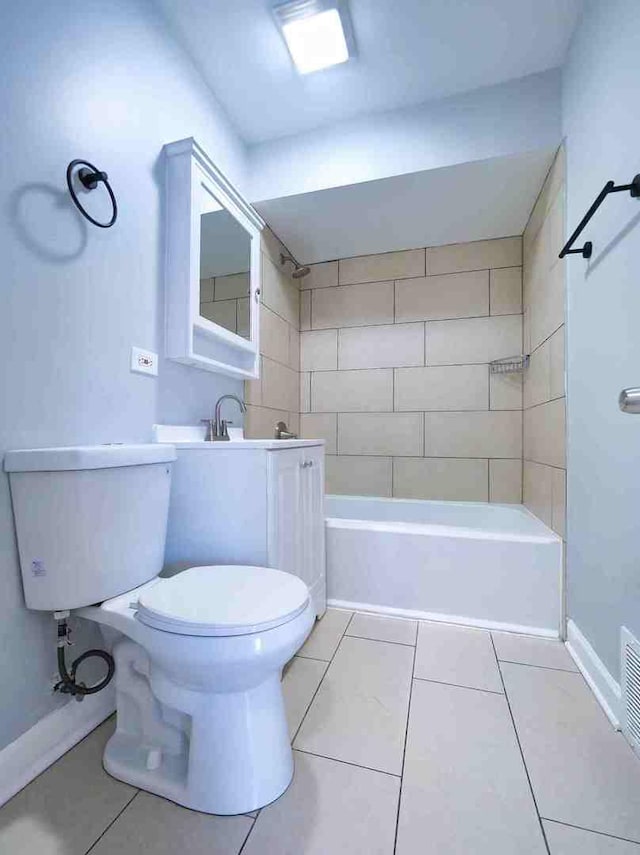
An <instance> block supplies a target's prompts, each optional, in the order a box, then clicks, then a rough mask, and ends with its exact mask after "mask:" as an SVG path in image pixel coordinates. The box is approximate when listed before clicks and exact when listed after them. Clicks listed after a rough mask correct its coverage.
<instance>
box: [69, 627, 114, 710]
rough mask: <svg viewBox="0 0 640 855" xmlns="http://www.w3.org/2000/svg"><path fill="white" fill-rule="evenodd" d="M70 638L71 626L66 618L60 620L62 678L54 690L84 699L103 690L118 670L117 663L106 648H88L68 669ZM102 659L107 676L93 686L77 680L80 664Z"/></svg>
mask: <svg viewBox="0 0 640 855" xmlns="http://www.w3.org/2000/svg"><path fill="white" fill-rule="evenodd" d="M68 638H69V627H68V625H67V621H66V620H64V619H63V620H59V621H58V671H59V672H60V680H59V681H58V682H57V683H56V685H55V686H54V688H53V690H54V692H61V693H62V694H63V695H73V696H74V697H76V698H77V699H78V700H82V698H83V697H84V696H85V695H95V694H96V692H100V691H102V689H104V688H105V687H106V686H108V685H109V683H110V682H111V680H112V678H113V675H114V674H115V670H116V663H115V661H114V659H113V656H112V655H111V654H110V653H107V651H106V650H97V649H96V650H86V651H85V652H84V653H81V654H80V656H78V658H77V659H74V660H73V662H72V663H71V670H69V671H68V670H67V663H66V657H65V647H66V646H67V640H68ZM94 658H95V659H102V660H103V662H105V663H106V665H107V673H106V676H105V677H103V679H102V680H100V682H99V683H96V684H95V685H93V686H85V684H84V683H79V682H78V681H77V680H76V673H77V671H78V668H79V666H80V665H81V664H82V663H83V662H86V660H87V659H94Z"/></svg>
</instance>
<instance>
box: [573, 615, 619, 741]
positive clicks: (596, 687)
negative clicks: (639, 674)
mask: <svg viewBox="0 0 640 855" xmlns="http://www.w3.org/2000/svg"><path fill="white" fill-rule="evenodd" d="M565 644H566V648H567V650H568V651H569V653H570V654H571V658H572V659H573V661H574V662H575V663H576V665H577V666H578V668H579V670H580V673H581V674H582V676H583V677H584V678H585V680H586V681H587V683H588V684H589V688H590V689H591V691H592V692H593V694H594V695H595V696H596V699H597V701H598V703H599V704H600V706H601V707H602V709H603V710H604V713H605V715H606V716H607V718H608V719H609V721H610V722H611V724H612V725H613V727H614V728H615V729H616V730H620V698H621V693H620V684H619V683H618V682H616V680H614V678H613V677H612V676H611V674H610V673H609V671H608V670H607V668H606V666H605V664H604V662H603V661H602V659H600V657H599V656H598V654H597V653H596V652H595V650H594V649H593V647H592V646H591V645H590V644H589V642H588V641H587V639H586V638H585V637H584V635H583V634H582V633H581V632H580V630H579V629H578V627H577V626H576V625H575V623H574V622H573V621H572V620H569V621H567V641H566V642H565Z"/></svg>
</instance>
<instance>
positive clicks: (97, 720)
mask: <svg viewBox="0 0 640 855" xmlns="http://www.w3.org/2000/svg"><path fill="white" fill-rule="evenodd" d="M115 697H116V696H115V686H113V685H111V686H109V687H108V688H106V689H104V690H103V691H102V692H99V693H98V694H96V695H89V696H88V697H86V698H85V699H84V700H83V701H81V702H78V701H76V700H74V699H72V700H70V701H69V702H68V703H66V704H65V705H64V706H63V707H60V709H57V710H54V712H52V713H49V715H46V716H45V717H44V718H43V719H41V720H40V721H39V722H38V723H37V724H34V725H33V727H31V728H29V730H27V731H26V732H25V733H23V734H22V736H19V737H18V738H17V739H16V740H14V742H11V743H9V745H7V746H6V747H5V748H3V749H2V750H1V751H0V805H3V804H4V803H5V802H7V801H9V799H10V798H12V797H13V796H15V794H16V793H17V792H18V791H19V790H21V789H22V788H23V787H25V786H26V785H27V784H28V783H29V782H30V781H33V779H34V778H36V777H37V776H38V775H39V774H40V773H41V772H44V770H45V769H46V768H47V767H48V766H50V765H51V764H52V763H54V762H55V761H56V760H58V758H60V757H62V755H63V754H65V753H66V752H67V751H68V750H69V749H70V748H73V746H74V745H75V744H76V743H77V742H80V740H81V739H83V738H84V737H85V736H86V735H87V734H88V733H90V732H91V731H92V730H93V729H94V728H96V727H97V726H98V725H99V724H101V723H102V722H103V721H104V720H105V719H106V718H108V717H109V716H110V715H111V714H112V713H113V711H114V710H115V708H116V702H115Z"/></svg>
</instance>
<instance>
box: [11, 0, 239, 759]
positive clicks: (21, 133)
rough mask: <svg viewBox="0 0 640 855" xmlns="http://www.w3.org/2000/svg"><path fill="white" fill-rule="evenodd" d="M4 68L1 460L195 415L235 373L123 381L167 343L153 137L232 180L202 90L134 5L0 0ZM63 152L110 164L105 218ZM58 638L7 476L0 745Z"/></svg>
mask: <svg viewBox="0 0 640 855" xmlns="http://www.w3.org/2000/svg"><path fill="white" fill-rule="evenodd" d="M0 70H1V79H2V85H1V86H0V116H2V125H3V128H2V137H3V142H2V154H1V156H0V189H1V204H2V210H1V218H0V453H1V450H2V449H7V448H21V447H22V448H25V447H30V446H45V445H56V444H62V445H68V444H74V443H101V442H108V441H121V442H122V441H124V442H127V441H130V442H139V441H145V440H148V439H149V438H150V428H151V424H152V423H153V422H154V421H168V422H184V421H193V420H194V419H199V418H200V417H201V416H205V415H207V414H208V413H209V411H210V408H211V404H212V402H213V401H214V400H215V399H216V397H217V396H218V395H220V394H221V393H223V392H227V391H234V392H236V393H239V392H241V384H240V383H239V382H236V381H227V380H225V379H223V378H220V377H217V376H216V375H213V374H208V373H205V372H199V371H196V370H194V369H189V368H186V367H182V366H180V365H178V364H172V363H169V362H166V361H164V360H161V362H160V377H159V379H157V380H156V379H154V378H149V377H144V376H141V375H135V374H131V373H130V372H129V351H130V347H131V345H133V344H135V345H139V346H142V347H148V348H152V349H154V350H156V351H160V352H162V251H163V242H162V208H161V182H162V173H161V169H160V165H159V160H158V158H159V154H160V150H161V148H162V146H163V144H164V143H166V142H170V141H172V140H176V139H181V138H183V137H186V136H191V135H193V136H195V137H196V138H197V139H198V140H199V141H200V143H201V144H202V145H203V146H204V147H205V148H206V149H207V151H208V152H209V154H210V155H211V157H212V158H213V160H214V161H215V162H216V163H217V165H218V166H219V167H220V168H221V169H222V170H223V171H224V172H225V173H226V174H227V176H228V177H229V178H230V179H231V180H232V181H234V182H235V183H236V184H237V185H238V186H239V187H240V188H242V187H243V184H244V181H245V176H244V160H245V153H244V147H243V145H242V144H241V142H240V141H239V139H238V138H237V136H236V135H235V133H234V131H233V129H232V128H231V127H230V125H229V123H228V122H227V120H226V118H225V116H224V115H223V112H222V110H221V108H220V107H219V105H218V104H217V102H216V101H215V100H214V97H213V95H212V93H211V92H210V90H209V89H208V88H207V87H206V86H205V85H204V83H203V82H202V80H201V78H200V77H199V76H198V74H197V73H196V71H195V70H194V68H193V66H192V65H191V63H190V61H189V60H188V59H187V58H186V55H185V54H184V53H183V52H182V49H181V48H180V47H179V46H178V45H177V44H176V43H175V42H174V41H173V40H172V38H171V36H170V35H169V33H168V31H167V30H166V29H165V26H164V23H163V22H162V21H161V20H160V19H159V18H158V17H157V15H156V13H155V12H154V11H153V9H152V7H151V6H150V5H148V4H147V2H145V0H109V2H104V0H89V2H87V0H82V2H81V0H56V2H55V3H45V2H42V0H22V2H20V3H3V4H1V6H0ZM75 157H84V158H87V159H89V160H91V161H94V162H95V163H96V164H97V165H98V166H99V167H100V168H102V169H104V170H106V171H107V172H108V173H109V176H110V178H111V180H112V182H113V187H114V189H115V192H116V194H117V197H118V202H119V205H120V216H119V219H118V222H117V224H116V225H115V227H114V228H112V229H108V230H101V229H97V228H94V227H93V226H91V225H89V224H88V223H86V222H85V221H84V220H82V219H81V218H80V216H79V215H78V214H77V213H76V212H75V210H74V209H73V207H72V205H71V202H70V200H69V197H68V194H67V192H66V186H65V177H64V176H65V169H66V166H67V163H68V162H69V161H70V160H71V159H72V158H75ZM85 643H86V639H85ZM54 645H55V638H54V624H53V620H52V619H51V618H50V617H47V616H45V615H39V614H36V613H29V612H27V611H26V609H25V608H24V606H23V601H22V591H21V587H20V573H19V567H18V563H17V557H16V550H15V543H14V533H13V525H12V518H11V506H10V500H9V492H8V485H7V481H6V477H5V476H4V475H2V476H0V686H2V690H1V693H2V704H1V705H0V747H2V746H4V745H5V744H7V743H8V742H10V741H12V740H13V739H15V738H16V737H17V736H18V735H19V734H21V733H22V732H23V731H25V730H27V729H28V728H29V727H30V726H31V725H33V724H34V723H35V722H36V721H38V720H39V719H40V718H41V717H42V716H43V715H45V714H46V713H47V712H49V711H50V710H51V709H52V708H54V706H55V705H56V704H57V703H59V701H58V700H57V699H54V698H52V696H51V694H50V681H51V677H52V675H53V673H54V672H55V670H56V669H55V646H54ZM79 648H80V649H82V644H80V645H79ZM75 650H76V652H77V648H76V649H75Z"/></svg>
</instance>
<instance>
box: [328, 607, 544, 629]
mask: <svg viewBox="0 0 640 855" xmlns="http://www.w3.org/2000/svg"><path fill="white" fill-rule="evenodd" d="M327 605H328V606H330V607H331V608H334V609H347V610H348V611H352V612H373V613H374V614H379V615H389V617H398V618H408V619H410V620H430V621H437V622H439V623H453V624H457V625H459V626H472V627H474V628H477V629H492V630H495V631H496V632H517V633H519V634H520V635H537V636H540V637H542V638H558V634H559V633H558V630H556V629H548V628H547V627H540V626H521V625H520V624H517V623H501V622H500V621H494V620H478V619H477V618H469V617H461V616H460V615H445V614H442V613H440V612H420V611H415V610H413V609H395V608H391V607H390V606H374V605H371V603H351V602H348V601H347V600H327Z"/></svg>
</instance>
